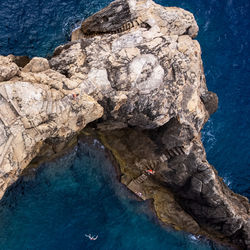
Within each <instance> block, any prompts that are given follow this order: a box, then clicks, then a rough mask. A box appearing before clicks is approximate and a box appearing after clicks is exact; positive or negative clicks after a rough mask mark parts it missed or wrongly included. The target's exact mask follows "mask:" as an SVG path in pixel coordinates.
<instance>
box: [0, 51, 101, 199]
mask: <svg viewBox="0 0 250 250" xmlns="http://www.w3.org/2000/svg"><path fill="white" fill-rule="evenodd" d="M0 79H2V80H5V81H3V82H1V83H0V134H1V136H0V152H1V155H0V166H1V168H0V171H1V172H0V197H2V196H3V194H4V191H5V190H6V188H7V187H8V186H9V185H10V184H12V183H13V182H14V181H15V180H16V179H17V178H18V176H19V175H20V174H21V172H22V170H23V169H24V168H25V167H26V166H27V165H28V164H29V162H30V161H31V160H32V159H33V158H34V157H35V156H36V155H37V153H38V152H39V150H40V148H41V147H42V145H43V143H44V141H46V140H48V139H49V140H52V141H53V140H54V141H55V142H56V143H57V144H60V143H61V146H63V141H64V140H65V139H66V138H68V137H70V136H72V135H73V134H75V133H76V132H78V131H80V130H81V129H82V128H84V127H85V125H86V124H87V123H89V122H91V121H93V120H96V119H98V118H99V117H101V116H102V114H103V108H102V107H101V106H100V105H99V104H98V103H97V102H96V101H95V100H94V99H93V98H91V97H90V96H88V95H86V94H84V93H82V94H80V95H77V96H76V94H75V93H74V92H73V91H71V90H69V89H70V88H71V87H72V85H74V83H72V82H71V81H70V80H68V79H67V78H66V77H65V76H63V75H61V74H60V73H58V72H55V71H53V70H51V69H50V67H49V63H48V61H47V60H46V59H44V58H33V59H32V60H31V61H30V62H29V63H28V64H27V65H26V66H25V67H24V68H19V67H18V66H17V65H16V64H15V63H14V62H13V57H12V56H8V57H0ZM67 86H68V87H67Z"/></svg>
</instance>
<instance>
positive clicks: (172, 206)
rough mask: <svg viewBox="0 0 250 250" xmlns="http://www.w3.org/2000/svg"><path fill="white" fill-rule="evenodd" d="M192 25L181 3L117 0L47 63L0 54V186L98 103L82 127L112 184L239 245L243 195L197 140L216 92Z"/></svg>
mask: <svg viewBox="0 0 250 250" xmlns="http://www.w3.org/2000/svg"><path fill="white" fill-rule="evenodd" d="M197 32H198V26H197V24H196V22H195V19H194V17H193V15H192V14H191V13H189V12H187V11H185V10H182V9H179V8H164V7H162V6H159V5H157V4H155V3H154V2H152V1H150V0H143V1H135V0H117V1H115V2H113V3H111V4H110V5H109V6H108V7H107V8H105V9H103V10H101V11H100V12H98V13H96V14H95V15H93V16H92V17H89V18H88V19H86V20H85V21H84V22H83V23H82V25H81V27H80V28H79V29H78V30H76V31H74V33H73V34H72V42H70V43H68V44H65V45H62V46H59V47H58V48H56V50H55V52H54V55H53V56H52V58H51V59H50V60H49V63H48V61H47V60H46V59H41V58H40V59H39V58H33V59H32V60H31V61H30V62H27V63H25V65H23V68H22V67H18V66H17V65H16V64H15V60H14V59H13V56H12V57H11V56H9V57H1V58H0V60H2V63H1V61H0V80H1V81H2V82H1V83H0V94H1V96H0V98H1V99H0V101H1V104H0V105H2V106H1V109H0V115H1V116H0V118H1V123H0V131H1V133H2V136H1V142H0V149H1V151H0V152H2V153H1V158H0V160H1V161H0V166H1V173H2V177H1V178H2V184H1V185H2V187H1V191H2V193H3V192H4V190H5V189H6V187H7V186H8V185H9V184H10V183H11V182H13V181H14V180H15V179H16V178H17V177H18V175H19V173H20V171H21V169H23V168H24V167H25V166H26V165H27V164H28V162H29V161H30V160H31V159H32V158H33V157H34V156H35V155H36V154H37V152H38V150H39V148H40V146H39V145H40V144H42V142H43V141H44V140H46V139H52V141H53V139H54V142H57V141H58V140H59V141H62V140H63V139H65V138H68V137H70V136H71V135H73V134H75V133H76V132H77V131H80V130H81V129H82V128H83V127H84V126H85V125H86V124H87V123H89V122H90V121H94V120H96V119H98V118H100V117H101V116H102V111H103V109H104V113H103V116H102V117H101V119H98V120H96V121H95V122H94V123H92V125H91V126H92V128H95V130H96V131H97V132H98V134H99V138H100V140H101V141H102V142H103V143H104V145H105V146H106V147H107V148H108V149H109V150H111V152H112V153H113V155H114V156H115V158H116V159H117V161H118V163H119V165H120V168H121V172H122V174H123V175H122V178H121V181H122V182H123V183H124V184H125V185H127V186H128V188H129V189H130V190H132V191H133V192H134V193H135V194H136V195H138V196H139V197H141V198H142V199H151V198H152V199H153V203H154V207H155V210H156V212H157V215H158V216H159V218H160V219H161V220H162V221H163V222H165V223H167V224H170V225H172V226H174V227H175V228H176V229H183V230H186V231H189V232H192V233H195V234H203V235H207V236H210V237H212V238H216V239H220V240H222V241H226V242H230V243H233V244H236V245H238V246H240V247H244V248H247V247H249V244H250V238H249V203H248V200H247V199H246V198H245V197H242V196H240V195H236V194H234V193H233V192H232V191H231V190H229V189H228V187H227V186H226V185H225V184H224V183H223V181H222V180H221V179H220V178H219V177H218V175H217V173H216V171H215V170H214V168H213V167H212V166H211V165H210V164H209V163H208V162H207V160H206V154H205V150H204V148H203V145H202V142H201V139H200V137H201V135H200V131H201V129H202V127H203V125H204V124H205V122H206V121H207V120H208V118H209V117H210V115H211V114H212V113H213V112H215V111H216V109H217V105H218V98H217V96H216V94H214V93H212V92H209V91H208V90H207V87H206V83H205V77H204V72H203V66H202V60H201V50H200V46H199V43H198V42H197V41H196V40H194V38H195V36H196V35H197ZM97 102H98V103H99V104H98V103H97ZM100 105H101V106H102V107H103V109H102V107H101V106H100ZM7 114H8V115H7ZM1 124H2V125H1ZM95 133H96V132H95ZM16 145H19V146H18V147H17V146H16ZM20 152H21V153H20ZM24 152H26V153H24ZM27 152H28V153H27ZM20 155H21V156H20ZM18 157H19V158H18Z"/></svg>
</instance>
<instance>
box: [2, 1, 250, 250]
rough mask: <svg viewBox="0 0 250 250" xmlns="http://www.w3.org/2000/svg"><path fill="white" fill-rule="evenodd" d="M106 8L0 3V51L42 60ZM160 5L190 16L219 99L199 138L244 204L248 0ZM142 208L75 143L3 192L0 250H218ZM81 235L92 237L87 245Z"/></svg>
mask: <svg viewBox="0 0 250 250" xmlns="http://www.w3.org/2000/svg"><path fill="white" fill-rule="evenodd" d="M109 2H110V1H107V0H105V1H97V0H94V1H91V2H90V1H86V0H53V1H49V0H32V1H30V0H19V1H14V0H0V27H1V28H0V54H3V55H7V54H10V53H12V54H15V55H29V56H31V57H32V56H49V55H50V54H51V53H52V52H53V49H54V48H55V47H56V46H57V45H59V44H62V43H65V42H66V41H67V39H69V34H70V31H71V30H72V29H74V28H75V27H76V26H77V25H79V22H80V21H81V20H82V19H83V18H86V17H87V16H89V15H91V14H93V13H94V12H96V11H97V10H99V9H101V8H102V7H104V6H106V5H107V4H108V3H109ZM157 3H159V4H162V5H165V6H179V7H182V8H184V9H187V10H189V11H191V12H192V13H194V15H195V17H196V20H197V22H198V25H199V27H200V32H199V36H198V38H197V39H198V41H199V42H200V44H201V48H202V52H203V54H202V58H203V63H204V70H205V74H206V79H207V86H208V88H209V90H212V91H214V92H216V93H217V94H218V96H219V109H218V111H217V112H216V113H215V114H214V115H213V116H212V117H211V119H210V120H209V121H208V123H207V124H206V125H205V127H204V129H203V133H202V135H203V142H204V144H205V147H206V151H207V157H208V160H209V162H210V163H211V164H213V165H214V166H215V167H216V169H217V170H218V172H219V175H220V176H222V177H223V178H224V180H225V182H226V183H227V184H228V185H229V187H230V188H232V189H233V190H234V191H235V192H238V193H240V194H243V195H245V196H247V197H249V198H250V184H249V183H250V170H249V165H250V162H249V158H250V157H249V150H250V126H249V121H250V101H249V100H250V98H249V97H250V84H249V79H250V62H249V52H250V47H249V41H250V21H249V13H250V2H249V0H220V1H216V0H168V1H167V0H157ZM22 192H23V194H22ZM9 206H10V207H9ZM148 210H149V208H148V204H144V203H141V202H138V201H136V200H135V198H134V196H133V195H131V194H130V193H129V192H128V191H126V189H124V188H123V187H122V186H121V185H120V184H119V183H118V182H117V181H116V179H115V174H114V172H112V166H111V163H110V162H109V161H108V160H105V157H104V154H102V153H100V152H99V151H93V149H90V148H86V145H85V146H84V145H79V146H78V148H76V149H75V151H73V152H72V153H71V154H70V155H68V156H65V157H64V158H62V159H60V160H59V161H57V162H54V163H50V164H46V165H44V166H42V168H41V171H39V173H38V174H37V175H35V176H34V178H33V179H29V180H24V181H23V182H22V183H21V184H19V185H17V186H16V187H13V190H12V192H10V193H8V194H7V195H6V197H5V205H2V206H1V209H0V249H4V250H5V249H11V250H12V249H130V248H134V249H150V250H151V249H152V250H153V249H155V250H157V249H218V246H214V245H211V244H212V243H210V242H207V241H203V240H201V241H200V240H196V239H194V238H192V237H191V236H189V235H187V234H183V233H181V232H174V231H171V230H170V229H168V230H167V229H165V228H163V227H161V226H160V225H159V224H158V223H157V221H156V220H155V218H154V216H153V215H152V214H150V213H148V212H146V211H148ZM85 233H91V234H97V233H98V234H99V238H98V240H97V241H93V242H92V241H88V240H87V238H86V237H84V234H85Z"/></svg>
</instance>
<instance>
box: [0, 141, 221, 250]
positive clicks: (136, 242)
mask: <svg viewBox="0 0 250 250" xmlns="http://www.w3.org/2000/svg"><path fill="white" fill-rule="evenodd" d="M98 145H99V150H96V148H93V147H92V146H90V145H86V144H85V143H79V145H78V146H77V147H75V149H74V150H73V151H72V152H71V153H70V154H69V155H67V156H65V157H63V158H61V159H59V160H57V161H56V162H53V163H49V164H44V165H43V166H41V169H40V171H39V172H38V173H36V174H35V175H34V176H33V177H30V178H28V179H24V180H23V181H22V182H21V183H20V184H18V185H17V186H16V187H15V188H13V190H11V191H10V192H9V193H8V194H7V195H6V197H4V199H3V201H2V203H4V204H3V205H2V206H0V249H6V250H7V249H11V250H20V249H25V250H26V249H32V250H33V249H34V250H44V249H49V250H54V249H60V250H61V249H67V250H68V249H72V250H77V249H96V250H99V249H101V250H102V249H103V250H111V249H112V250H117V249H121V250H125V249H135V250H141V249H145V250H153V249H159V250H160V249H162V250H163V249H171V250H179V249H188V250H207V249H212V247H215V245H213V243H211V242H208V241H205V240H204V241H200V240H198V239H195V238H194V237H192V236H191V235H188V234H185V233H182V232H174V231H172V230H171V229H166V228H165V229H164V228H163V227H162V226H161V225H160V224H159V223H157V220H156V218H155V216H154V215H153V214H152V213H150V207H149V204H148V203H144V202H140V201H138V200H136V197H135V196H134V195H133V194H132V193H130V192H129V191H128V190H127V189H126V187H125V186H123V185H122V184H121V183H119V182H118V180H117V178H116V173H115V169H114V167H113V166H112V164H111V163H110V161H108V160H107V158H106V157H105V152H104V151H103V149H102V146H101V145H100V144H98V142H95V147H96V146H98ZM85 234H91V235H96V234H98V239H97V240H96V241H90V240H89V239H88V238H87V237H85ZM221 249H222V248H221Z"/></svg>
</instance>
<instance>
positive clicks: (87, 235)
mask: <svg viewBox="0 0 250 250" xmlns="http://www.w3.org/2000/svg"><path fill="white" fill-rule="evenodd" d="M85 237H87V238H89V239H90V240H97V238H98V235H96V236H94V235H93V236H91V234H85Z"/></svg>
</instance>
